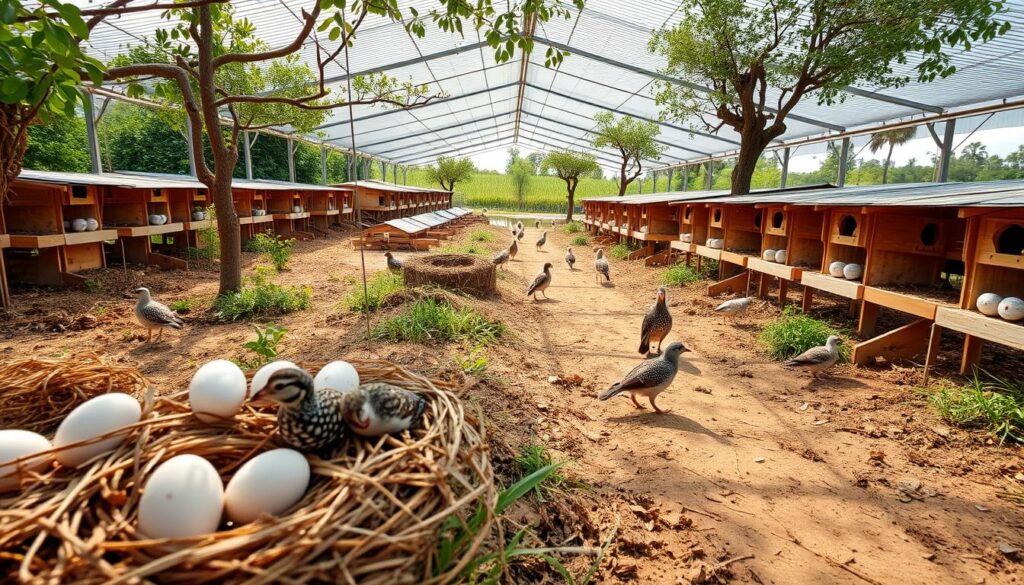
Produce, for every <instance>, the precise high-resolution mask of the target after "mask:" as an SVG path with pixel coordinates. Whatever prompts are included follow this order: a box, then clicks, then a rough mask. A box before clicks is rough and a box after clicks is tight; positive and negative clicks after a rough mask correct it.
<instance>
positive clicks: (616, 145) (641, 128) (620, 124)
mask: <svg viewBox="0 0 1024 585" xmlns="http://www.w3.org/2000/svg"><path fill="white" fill-rule="evenodd" d="M594 121H595V122H597V130H596V131H594V135H595V136H594V147H595V148H605V147H610V148H613V149H615V150H618V151H619V154H620V156H621V157H622V164H621V166H620V167H619V195H620V196H622V195H625V194H626V188H627V187H629V184H630V183H632V182H633V181H635V180H636V178H637V177H639V176H640V173H642V172H643V169H644V164H643V162H644V160H651V159H656V158H658V157H659V156H661V153H662V151H663V150H664V149H663V148H662V147H660V146H658V144H657V142H655V139H656V138H657V137H658V133H659V132H660V129H659V128H658V124H657V123H655V122H645V121H643V120H637V119H636V118H630V117H629V116H623V117H621V118H616V117H615V114H612V113H611V112H600V113H598V114H597V115H596V116H594Z"/></svg>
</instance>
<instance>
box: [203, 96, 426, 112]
mask: <svg viewBox="0 0 1024 585" xmlns="http://www.w3.org/2000/svg"><path fill="white" fill-rule="evenodd" d="M440 97H441V95H440V94H435V95H431V96H426V97H417V98H416V99H415V100H414V101H413V102H412V103H409V102H408V101H404V102H403V101H400V100H398V99H395V98H388V97H374V98H370V99H356V100H352V101H351V102H348V101H340V102H332V103H329V104H310V103H308V102H310V101H312V100H314V99H316V97H311V96H306V97H301V98H286V97H277V96H262V95H235V96H228V97H224V98H221V99H219V100H217V101H216V102H215V104H216V106H217V107H222V106H229V105H231V104H285V105H289V106H292V107H295V108H299V109H302V110H331V109H334V108H339V107H342V106H347V105H349V104H350V103H351V104H352V105H356V106H367V105H373V104H391V105H393V106H397V107H400V108H412V107H420V106H423V105H426V104H427V103H429V102H431V101H432V100H435V99H438V98H440Z"/></svg>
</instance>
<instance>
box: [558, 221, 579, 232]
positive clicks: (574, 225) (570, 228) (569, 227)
mask: <svg viewBox="0 0 1024 585" xmlns="http://www.w3.org/2000/svg"><path fill="white" fill-rule="evenodd" d="M562 231H563V232H565V233H567V234H576V233H579V232H581V231H583V225H582V224H581V223H580V222H578V221H570V222H569V223H567V224H565V225H563V226H562Z"/></svg>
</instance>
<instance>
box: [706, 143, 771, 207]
mask: <svg viewBox="0 0 1024 585" xmlns="http://www.w3.org/2000/svg"><path fill="white" fill-rule="evenodd" d="M763 135H764V131H762V130H761V129H759V128H756V127H754V128H752V129H751V130H750V131H748V132H744V133H743V134H741V137H740V152H739V155H737V156H736V166H735V167H733V169H732V194H733V195H746V194H747V193H750V183H751V181H752V180H753V178H754V169H756V168H757V159H759V158H761V153H762V152H764V148H765V146H767V145H768V142H769V141H770V139H769V140H763V139H762V136H763ZM711 180H712V183H711V184H712V186H713V185H714V178H712V179H711Z"/></svg>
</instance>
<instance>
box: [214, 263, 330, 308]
mask: <svg viewBox="0 0 1024 585" xmlns="http://www.w3.org/2000/svg"><path fill="white" fill-rule="evenodd" d="M270 273H271V271H270V270H269V269H265V268H264V269H257V270H256V273H255V274H253V275H252V276H250V277H248V278H247V279H246V283H245V284H244V285H243V286H242V288H241V289H240V290H237V291H234V292H230V293H228V294H224V295H221V296H219V297H217V300H215V301H214V302H213V310H214V312H215V313H216V314H217V317H218V318H220V319H222V320H225V321H237V320H238V319H241V318H245V317H257V316H263V315H281V314H284V313H292V312H294V311H301V310H304V309H308V308H309V304H310V299H311V298H312V297H313V289H311V288H309V287H297V286H281V285H279V284H275V283H274V282H272V281H271V280H270Z"/></svg>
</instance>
